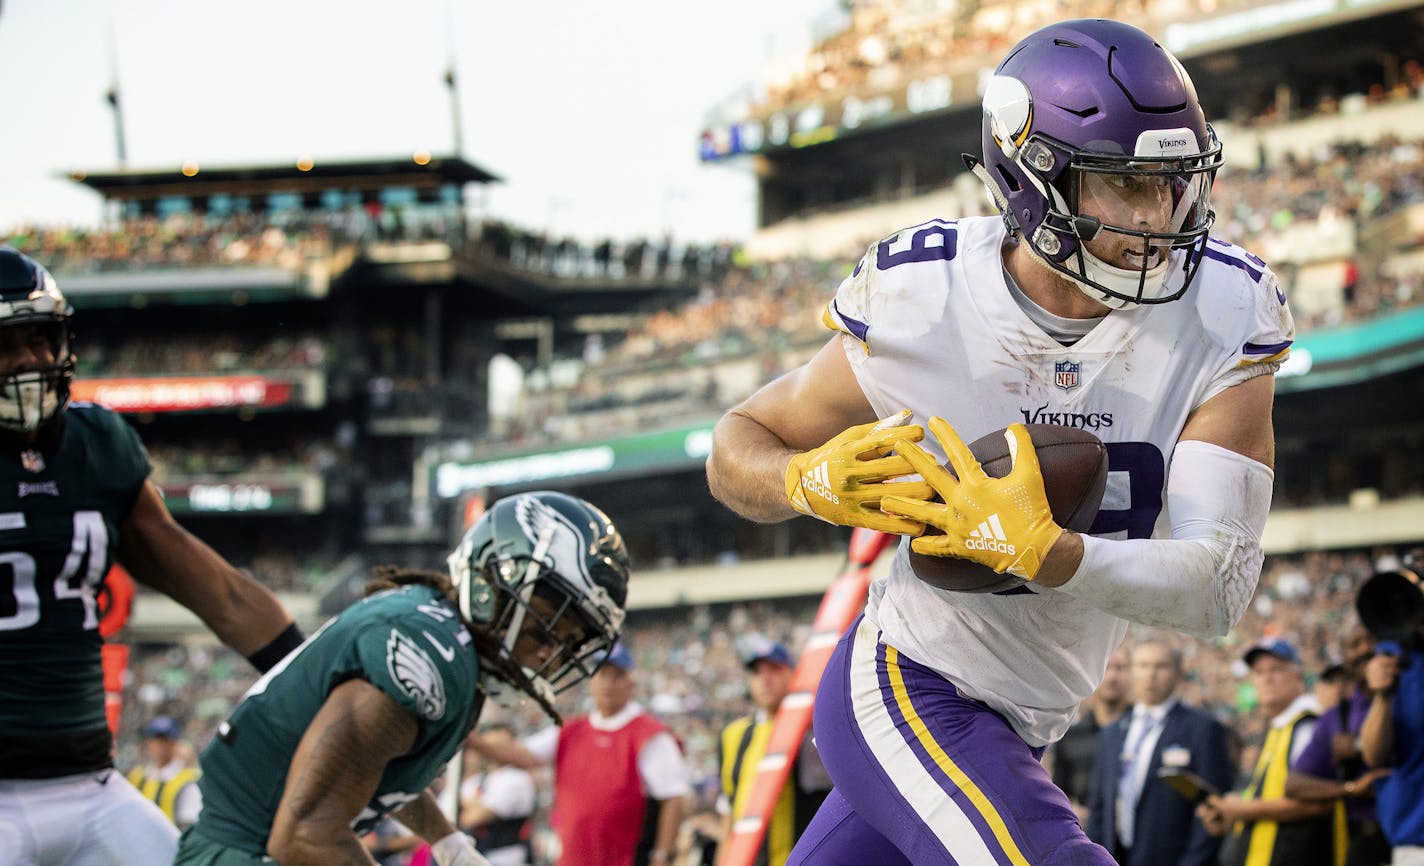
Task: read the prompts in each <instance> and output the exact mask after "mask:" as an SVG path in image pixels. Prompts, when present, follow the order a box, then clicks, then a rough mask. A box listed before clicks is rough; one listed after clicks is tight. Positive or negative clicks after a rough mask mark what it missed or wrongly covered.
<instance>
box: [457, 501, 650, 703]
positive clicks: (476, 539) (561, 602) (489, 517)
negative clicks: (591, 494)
mask: <svg viewBox="0 0 1424 866" xmlns="http://www.w3.org/2000/svg"><path fill="white" fill-rule="evenodd" d="M448 562H449V566H450V577H451V579H452V580H453V581H454V583H455V589H456V594H457V596H458V599H459V603H460V613H461V614H463V615H464V616H465V618H466V619H467V620H469V621H470V622H471V623H472V624H474V625H476V626H484V627H485V628H486V629H487V630H488V631H489V632H490V633H491V634H492V635H493V636H495V637H498V638H500V639H501V640H502V641H503V642H502V644H501V646H502V652H503V654H504V655H505V657H506V660H507V661H510V662H513V661H514V659H513V656H512V654H511V650H512V649H513V647H514V643H515V640H516V639H517V638H518V637H519V633H520V631H521V630H522V629H526V628H528V627H529V626H528V625H527V624H530V623H532V624H533V626H535V627H538V628H541V629H543V631H544V633H545V636H546V637H547V636H552V635H553V634H554V633H555V629H554V624H555V623H558V622H559V621H560V618H561V617H563V616H564V615H565V614H566V613H573V614H575V615H577V616H578V617H579V618H580V619H581V620H582V623H583V626H584V627H583V628H582V629H581V630H580V631H579V632H578V633H576V634H574V635H571V636H569V637H567V638H562V639H559V643H560V651H559V652H558V653H556V654H554V655H553V656H551V657H550V659H549V661H548V662H547V663H546V664H545V665H544V666H543V668H542V669H540V670H537V671H531V672H530V675H531V677H532V678H534V679H535V680H536V681H538V680H542V681H543V682H544V683H547V684H548V685H549V686H550V687H552V689H553V690H554V691H555V692H558V691H563V690H564V689H566V688H568V687H569V686H571V685H573V684H574V683H577V682H579V681H580V680H582V679H584V678H585V677H587V676H589V675H591V674H592V673H593V671H594V670H595V669H596V668H597V667H598V661H599V659H600V658H601V657H602V656H603V655H604V654H605V653H606V651H607V649H608V647H610V646H611V645H612V644H613V642H614V641H616V640H617V639H618V636H619V634H620V633H621V632H622V629H623V606H624V604H625V602H626V601H627V599H628V572H629V567H628V551H627V548H626V547H625V546H624V544H623V536H622V535H620V534H619V533H618V530H617V528H616V527H614V525H613V523H612V521H610V520H609V519H608V516H607V515H606V514H604V513H603V512H602V511H600V510H599V509H598V508H596V507H595V506H593V505H591V504H590V503H588V502H585V501H584V500H582V499H579V498H578V497H576V496H569V495H567V494H564V493H555V492H553V491H548V490H542V491H537V492H533V493H520V494H517V495H515V496H509V497H506V498H504V499H501V500H499V501H498V502H496V503H495V504H494V505H493V506H492V507H491V508H490V510H489V511H487V512H486V513H485V515H484V516H483V517H481V518H480V520H479V521H478V522H477V523H476V524H475V525H474V526H471V527H470V528H469V530H467V531H466V532H465V536H464V538H462V539H461V540H460V544H459V546H457V547H456V548H455V550H454V552H452V553H451V554H450V556H449V559H448ZM536 596H537V597H539V598H541V599H543V600H544V601H545V602H547V604H546V605H543V606H542V607H544V609H545V612H546V613H545V614H544V615H541V614H540V613H539V612H538V611H535V610H533V609H531V607H530V605H529V602H530V600H531V599H533V598H534V597H536Z"/></svg>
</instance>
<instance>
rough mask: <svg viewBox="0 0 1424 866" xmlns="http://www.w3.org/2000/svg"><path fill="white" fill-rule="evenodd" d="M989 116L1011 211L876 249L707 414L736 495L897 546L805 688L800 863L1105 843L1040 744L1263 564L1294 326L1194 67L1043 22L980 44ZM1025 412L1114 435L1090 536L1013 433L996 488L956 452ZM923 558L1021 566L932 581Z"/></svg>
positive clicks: (1194, 626) (1230, 601)
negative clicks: (780, 366)
mask: <svg viewBox="0 0 1424 866" xmlns="http://www.w3.org/2000/svg"><path fill="white" fill-rule="evenodd" d="M983 124H984V125H983V159H982V162H980V161H978V160H972V159H967V161H969V162H970V163H971V167H972V168H973V169H974V170H975V172H976V173H977V174H979V176H980V177H981V178H982V179H983V180H984V181H985V183H986V185H987V186H988V188H989V190H990V191H991V193H992V194H993V195H994V197H995V199H996V201H997V202H998V204H999V207H1000V216H999V217H982V218H971V219H960V220H957V221H942V220H932V221H930V222H927V223H925V224H923V225H920V226H916V227H913V228H910V229H906V230H905V231H902V232H898V233H896V234H895V235H892V236H891V237H889V238H887V239H886V240H884V241H882V242H880V243H878V244H876V245H874V246H872V247H871V248H870V249H869V251H868V252H867V253H866V255H865V257H864V258H863V259H861V261H860V263H859V264H857V265H856V267H855V270H854V272H853V273H852V274H851V275H850V276H849V277H847V278H846V280H845V282H844V283H842V285H841V287H840V289H839V290H838V291H837V292H836V295H835V298H834V300H833V301H832V302H831V303H830V304H829V305H828V307H827V310H826V314H825V321H826V323H827V324H828V326H830V327H831V328H833V329H835V330H836V331H838V332H839V333H838V334H837V335H836V336H835V337H833V338H832V339H831V341H830V342H829V343H828V344H827V345H826V346H825V347H824V348H823V349H822V350H821V351H820V352H819V353H818V354H817V355H816V357H815V358H813V359H812V360H811V361H810V362H808V363H807V364H806V365H805V366H803V367H801V368H799V369H797V370H795V371H793V372H791V373H790V374H788V375H786V376H784V377H782V378H780V379H778V380H776V381H774V382H772V383H770V384H768V385H766V386H765V387H763V388H762V389H761V390H759V391H758V392H757V393H756V394H754V395H753V396H752V397H750V398H749V399H748V400H747V401H745V402H744V403H743V404H741V405H740V406H737V407H736V408H734V409H732V410H731V411H730V412H728V413H727V415H726V416H725V417H724V418H723V419H722V420H721V422H720V423H719V424H718V426H717V429H716V433H715V436H714V443H713V449H712V454H711V457H710V459H709V460H708V464H707V474H708V480H709V482H710V484H711V487H712V491H713V493H714V494H715V495H716V496H717V497H718V498H719V499H721V500H722V501H723V502H724V503H726V504H727V505H728V506H730V507H731V508H733V509H734V510H736V511H737V512H738V513H740V514H742V515H744V516H746V517H748V518H751V519H753V520H759V521H778V520H784V519H786V518H789V517H791V516H793V515H795V514H797V513H803V514H808V515H811V516H814V517H818V518H821V519H823V520H827V521H830V522H832V523H838V524H844V525H848V526H865V527H868V528H871V529H880V530H886V531H891V532H897V533H900V534H903V535H905V536H907V537H906V538H905V539H903V540H902V542H901V545H900V550H899V553H898V555H897V557H896V559H895V561H894V563H893V564H892V566H891V571H890V575H889V576H888V578H887V579H885V580H884V581H877V582H876V583H874V584H873V585H872V588H871V594H870V599H869V602H868V604H867V606H866V610H865V614H864V616H863V617H862V618H861V620H860V621H859V622H858V623H857V624H856V625H854V626H852V627H851V629H850V630H849V631H848V632H847V634H846V635H845V637H844V638H843V639H842V641H841V643H840V645H839V647H838V648H837V650H836V652H835V655H833V656H832V658H831V661H830V664H829V666H828V668H827V670H826V674H825V676H824V678H823V679H822V682H821V686H820V691H819V694H818V697H817V703H816V715H815V733H816V739H817V745H818V746H819V749H820V752H821V755H822V756H823V758H824V759H825V763H826V766H827V769H829V770H830V773H831V777H832V779H833V780H835V781H836V783H837V787H836V790H835V791H834V792H832V794H831V797H830V799H828V800H827V801H826V804H825V805H824V806H823V807H822V809H821V811H820V812H819V813H818V814H817V817H816V819H815V820H814V821H813V823H812V825H811V827H810V828H809V829H808V831H807V833H806V834H805V835H804V836H803V837H802V838H801V841H800V843H799V844H798V845H797V847H796V850H795V851H794V852H793V854H792V856H791V859H790V861H789V862H790V863H793V864H807V863H814V864H839V863H845V864H851V863H856V864H860V863H877V864H887V863H889V864H893V863H915V864H919V863H957V864H1034V866H1053V864H1104V866H1106V864H1111V863H1112V862H1113V859H1112V857H1111V856H1110V855H1109V854H1108V852H1107V851H1106V850H1104V849H1103V848H1101V847H1099V846H1097V845H1094V844H1093V843H1092V842H1090V841H1089V840H1088V839H1087V837H1086V836H1085V835H1084V834H1083V831H1082V829H1081V827H1080V826H1079V823H1078V820H1077V818H1076V817H1075V815H1074V813H1073V810H1072V807H1071V805H1070V804H1069V802H1068V799H1067V797H1065V796H1064V794H1063V793H1062V792H1061V791H1059V789H1058V788H1056V787H1055V786H1054V785H1053V783H1052V781H1051V780H1050V778H1049V776H1048V774H1047V773H1045V772H1044V769H1043V767H1042V765H1041V764H1040V763H1039V757H1040V756H1041V754H1042V751H1043V749H1044V747H1045V746H1047V745H1048V744H1049V743H1051V742H1053V741H1055V740H1056V739H1058V738H1059V737H1060V736H1062V734H1063V732H1064V731H1065V730H1066V729H1067V727H1068V725H1069V723H1070V722H1071V721H1072V719H1073V715H1074V712H1075V709H1076V707H1077V706H1078V704H1079V703H1080V702H1081V701H1082V700H1083V699H1084V698H1085V697H1087V696H1088V695H1089V694H1090V693H1091V692H1092V691H1093V689H1094V688H1095V687H1096V686H1097V684H1098V682H1099V681H1100V680H1101V678H1102V676H1103V672H1104V670H1105V668H1106V666H1107V662H1108V657H1109V656H1110V655H1111V653H1112V652H1113V650H1114V649H1115V648H1116V647H1117V645H1118V644H1119V642H1120V641H1121V639H1122V637H1123V635H1124V633H1125V631H1126V629H1127V626H1128V623H1129V622H1137V623H1142V624H1145V625H1149V626H1155V627H1159V628H1173V629H1179V630H1181V631H1184V632H1189V633H1192V634H1197V635H1203V636H1206V635H1221V634H1225V633H1226V632H1227V631H1228V630H1229V629H1230V628H1231V627H1232V625H1233V624H1234V623H1235V622H1236V621H1237V619H1238V618H1239V617H1240V615H1241V613H1242V612H1243V611H1244V609H1245V608H1246V606H1247V604H1248V602H1249V600H1250V598H1251V596H1252V593H1253V592H1254V590H1255V586H1256V581H1257V579H1258V577H1259V573H1260V568H1261V561H1262V552H1261V546H1260V534H1261V531H1262V528H1263V527H1264V524H1265V520H1266V513H1267V510H1268V509H1269V506H1270V499H1271V485H1272V478H1273V471H1272V465H1273V460H1274V436H1273V432H1272V428H1271V401H1272V393H1273V374H1274V372H1275V371H1276V369H1277V368H1278V367H1279V365H1280V362H1281V360H1282V359H1283V358H1284V357H1285V356H1286V354H1287V353H1288V352H1289V348H1290V343H1291V340H1292V338H1293V336H1294V325H1293V323H1292V320H1291V315H1290V312H1289V310H1288V308H1287V307H1286V299H1285V296H1284V295H1283V294H1282V293H1281V291H1280V289H1279V288H1278V286H1277V283H1276V280H1275V277H1274V276H1273V275H1272V273H1271V271H1270V269H1269V268H1267V267H1266V266H1265V264H1264V263H1263V262H1261V261H1260V260H1259V259H1257V258H1255V257H1254V256H1252V255H1251V254H1249V253H1247V252H1245V251H1244V250H1241V249H1239V248H1237V247H1234V246H1232V245H1230V244H1226V243H1222V242H1220V241H1216V240H1210V239H1208V232H1209V230H1210V228H1211V224H1212V220H1213V214H1212V211H1211V206H1210V199H1209V196H1210V191H1211V185H1212V180H1213V178H1214V176H1215V174H1216V171H1217V169H1218V168H1219V167H1220V165H1221V145H1220V143H1219V142H1218V140H1217V138H1216V135H1215V133H1213V131H1212V129H1211V127H1210V126H1209V125H1208V124H1207V122H1206V120H1205V117H1204V116H1203V113H1202V110H1201V107H1200V105H1199V103H1198V101H1197V97H1196V91H1195V89H1194V88H1193V86H1192V83H1191V81H1190V79H1189V78H1188V76H1187V74H1186V72H1185V71H1184V70H1183V69H1182V67H1181V64H1180V63H1178V61H1177V60H1176V59H1175V58H1174V57H1173V56H1172V55H1171V54H1170V53H1169V52H1167V51H1166V50H1165V49H1164V48H1163V47H1162V46H1160V45H1159V44H1157V43H1156V42H1154V41H1153V39H1152V37H1150V36H1148V35H1147V34H1146V33H1143V32H1142V31H1140V30H1138V29H1137V28H1135V27H1131V26H1128V25H1126V24H1121V23H1118V22H1113V21H1102V20H1091V21H1087V20H1085V21H1068V22H1064V23H1061V24H1056V25H1052V26H1050V27H1046V28H1044V29H1042V30H1040V31H1038V32H1036V33H1034V34H1032V35H1030V36H1029V37H1027V38H1026V39H1024V40H1023V41H1022V42H1020V43H1019V44H1018V45H1017V46H1016V47H1015V48H1014V49H1013V50H1012V51H1011V52H1010V53H1009V55H1008V56H1007V57H1006V58H1005V59H1004V61H1003V62H1002V63H1001V64H1000V65H999V67H998V69H997V70H996V71H995V74H994V76H993V77H992V79H991V80H990V82H989V84H988V86H987V89H986V92H985V95H984V116H983ZM902 410H904V411H902ZM877 419H881V420H877ZM911 420H913V421H915V422H918V423H915V424H913V425H912V424H910V423H909V422H910V421H911ZM1033 422H1044V423H1055V424H1065V425H1071V426H1077V427H1082V428H1086V429H1089V430H1090V431H1091V432H1093V433H1094V434H1096V435H1097V436H1098V437H1099V438H1100V439H1102V440H1103V442H1104V443H1105V444H1106V445H1107V449H1108V458H1109V471H1110V474H1109V482H1108V490H1107V494H1106V495H1105V497H1104V500H1103V505H1102V509H1101V510H1100V512H1099V514H1098V516H1097V519H1096V521H1095V523H1094V525H1093V526H1092V528H1091V530H1090V532H1088V533H1086V534H1082V535H1079V534H1077V533H1074V532H1068V531H1065V530H1063V529H1062V528H1061V527H1060V526H1058V525H1057V524H1056V523H1055V522H1054V520H1053V516H1052V513H1051V511H1050V510H1049V508H1048V505H1047V502H1046V500H1045V497H1044V492H1043V480H1042V476H1041V474H1040V472H1039V468H1038V461H1037V457H1036V455H1035V454H1034V451H1033V447H1032V444H1031V443H1030V442H1029V440H1028V437H1027V433H1026V431H1025V430H1024V429H1023V428H1022V427H1012V428H1011V429H1010V434H1009V435H1010V444H1011V446H1012V447H1013V448H1015V449H1016V451H1015V453H1016V460H1015V467H1014V470H1013V471H1012V472H1011V473H1010V474H1009V475H1008V476H1007V477H1005V478H1004V479H998V480H995V479H989V478H987V476H985V475H984V474H983V473H982V471H979V467H978V466H977V464H975V463H974V461H973V457H972V456H970V454H969V451H968V449H967V448H966V447H965V446H964V444H963V443H964V442H969V441H973V440H974V439H977V438H979V437H980V436H983V435H985V434H987V433H990V432H992V431H994V430H997V429H999V428H1002V427H1005V426H1008V425H1011V424H1015V423H1033ZM921 424H927V425H928V427H929V430H930V432H931V433H932V434H933V436H932V438H926V437H925V433H924V427H923V426H921ZM916 443H923V444H922V445H921V444H916ZM946 456H947V457H948V459H949V460H950V461H951V462H952V463H953V465H954V466H955V468H956V473H957V476H958V478H959V479H962V481H956V480H955V479H954V477H952V476H950V475H949V474H948V473H947V472H945V471H944V470H942V469H940V468H939V467H938V466H937V465H936V464H939V463H943V462H944V459H945V457H946ZM916 475H918V476H919V477H915V476H916ZM981 524H984V525H986V526H988V527H990V530H991V532H992V533H993V534H994V536H995V543H993V544H986V543H983V541H982V538H981V536H982V535H983V534H984V533H983V532H975V530H976V529H978V528H979V527H980V525H981ZM971 533H973V534H972V535H971ZM912 549H913V550H914V551H916V552H918V553H921V554H929V555H938V556H958V557H962V558H965V559H969V560H973V561H976V562H979V563H981V564H984V565H987V566H989V567H991V568H993V569H994V570H995V571H997V572H1000V573H1001V574H1006V575H1010V576H1017V577H1018V578H1022V582H1017V583H1016V584H1015V585H1011V586H1007V587H1006V588H1004V589H1002V590H1001V591H999V592H993V593H983V594H971V593H954V592H946V591H943V590H939V589H935V588H933V587H931V586H930V585H929V584H927V583H925V582H923V581H921V580H919V579H918V578H917V577H916V576H915V573H914V570H913V568H912V565H911V560H910V557H909V553H910V551H911V550H912ZM895 851H898V852H899V855H900V856H899V857H898V859H897V857H896V855H895V854H894V853H893V852H895Z"/></svg>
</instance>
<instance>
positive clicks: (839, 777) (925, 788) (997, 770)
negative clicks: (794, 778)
mask: <svg viewBox="0 0 1424 866" xmlns="http://www.w3.org/2000/svg"><path fill="white" fill-rule="evenodd" d="M879 637H880V636H879V631H878V630H877V629H876V628H875V626H874V625H872V624H870V623H868V622H866V621H865V620H864V619H862V620H860V621H859V622H858V623H857V624H856V625H854V626H852V627H851V628H850V630H849V631H848V632H847V633H846V635H845V637H843V638H842V639H841V642H840V644H839V645H838V646H837V647H836V651H835V653H834V654H833V655H832V656H831V660H830V662H829V664H828V665H827V667H826V673H825V675H824V676H823V677H822V679H821V686H820V689H819V691H818V692H817V697H816V710H815V712H816V718H815V734H816V745H817V748H818V750H819V752H820V755H821V759H822V761H823V762H824V763H825V765H826V769H827V770H828V771H829V772H830V774H831V779H832V780H833V781H834V782H835V784H836V790H835V792H833V795H832V799H831V800H828V801H827V807H823V808H822V810H821V812H819V813H817V815H816V818H815V820H814V821H813V822H812V824H811V826H810V827H809V828H808V829H807V832H806V834H805V835H803V836H802V838H801V840H800V841H799V842H798V843H797V846H796V851H795V853H794V854H793V856H792V858H791V860H790V861H789V863H791V864H795V866H803V864H806V866H810V864H814V866H842V864H851V863H911V864H920V863H935V864H949V866H1069V864H1071V866H1112V864H1113V860H1112V857H1111V856H1110V855H1109V854H1108V852H1107V851H1105V850H1103V849H1102V848H1101V847H1099V846H1097V845H1094V844H1093V843H1092V842H1090V841H1088V839H1087V837H1086V836H1085V835H1084V834H1083V830H1082V827H1081V826H1080V825H1079V823H1078V818H1077V816H1076V815H1075V814H1074V813H1073V809H1072V806H1071V805H1070V804H1069V802H1068V798H1067V797H1066V796H1065V795H1064V794H1063V792H1062V791H1060V790H1059V789H1058V788H1057V787H1056V786H1055V785H1054V784H1053V782H1052V780H1051V779H1050V778H1049V776H1048V773H1047V772H1045V770H1044V768H1043V765H1042V764H1041V763H1040V762H1039V758H1040V757H1041V756H1042V750H1039V749H1033V748H1030V747H1029V746H1028V744H1027V743H1025V742H1024V741H1023V739H1022V738H1020V737H1019V736H1018V734H1016V733H1014V731H1013V729H1012V728H1011V727H1010V726H1009V724H1008V722H1006V721H1005V720H1004V718H1003V717H1002V716H1000V715H999V714H998V713H996V712H994V711H993V710H991V709H989V707H987V706H986V705H984V704H983V703H981V702H979V701H976V700H971V699H969V698H966V697H965V696H963V695H961V694H960V693H959V690H958V689H957V688H955V686H954V684H953V683H951V682H949V681H948V680H946V679H945V678H944V677H943V676H941V675H939V674H938V673H936V672H934V671H933V670H930V669H929V668H926V667H924V666H922V665H920V664H918V663H916V662H914V661H913V660H911V659H908V658H906V657H905V656H903V655H902V654H900V653H899V652H898V651H897V650H896V649H895V648H894V647H891V646H887V645H885V644H883V643H881V642H880V639H879ZM842 801H843V802H842ZM831 807H834V808H831ZM888 851H897V852H898V853H899V854H900V855H902V859H897V858H895V857H894V855H893V854H887V852H888Z"/></svg>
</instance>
